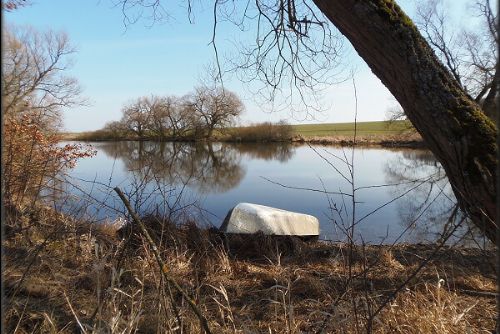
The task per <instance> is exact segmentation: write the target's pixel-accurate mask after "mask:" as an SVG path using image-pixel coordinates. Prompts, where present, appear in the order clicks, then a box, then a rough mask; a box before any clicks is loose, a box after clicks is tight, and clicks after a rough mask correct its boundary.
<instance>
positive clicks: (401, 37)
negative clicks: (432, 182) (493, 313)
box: [313, 0, 497, 241]
mask: <svg viewBox="0 0 500 334" xmlns="http://www.w3.org/2000/svg"><path fill="white" fill-rule="evenodd" d="M313 1H314V2H315V3H316V5H317V6H318V8H319V9H320V10H321V11H322V12H323V13H324V14H325V15H326V16H327V17H328V18H329V19H330V20H331V22H332V23H333V24H334V25H335V26H336V27H337V28H338V29H339V30H340V32H342V34H344V35H345V36H346V37H347V38H348V39H349V41H350V42H351V43H352V45H353V46H354V48H355V49H356V51H357V52H358V53H359V55H360V56H361V57H362V58H363V59H364V60H365V61H366V63H367V64H368V66H370V68H371V70H372V71H373V73H374V74H375V75H377V76H378V78H379V79H380V80H381V81H382V83H383V84H384V85H385V86H386V87H387V88H388V89H389V90H390V91H391V93H392V94H393V95H394V97H395V98H396V99H397V100H398V102H399V103H400V104H401V106H402V107H403V109H404V110H405V112H406V114H407V116H408V118H409V119H410V121H411V122H412V124H413V125H414V126H415V128H416V129H417V131H418V132H419V133H420V134H421V135H422V138H423V139H424V140H425V142H426V144H427V145H428V147H429V148H430V150H431V151H432V152H433V153H434V155H435V156H436V158H437V159H438V160H439V161H440V162H441V165H442V166H443V168H444V169H445V171H446V174H447V176H448V179H449V181H450V184H451V186H452V188H453V191H454V193H455V196H456V198H457V200H458V203H459V205H460V207H461V209H462V210H463V211H464V212H466V213H467V214H468V216H469V217H470V218H471V219H472V221H473V222H474V223H475V224H476V225H477V227H479V229H480V230H481V231H482V232H484V234H485V235H486V236H487V237H488V239H490V240H492V241H495V239H496V223H495V215H496V213H495V211H496V205H495V197H496V178H495V170H496V163H497V161H496V149H497V148H496V127H495V125H494V124H493V123H492V122H491V120H490V119H488V118H487V117H486V116H485V114H484V113H483V112H482V110H481V108H480V107H479V106H478V105H477V104H476V103H475V102H474V101H473V99H472V98H471V97H470V96H469V95H468V94H466V93H465V92H464V91H463V90H462V89H461V88H460V86H459V84H458V83H457V82H456V80H455V79H454V78H453V77H452V76H451V74H450V73H449V72H448V71H447V70H446V69H445V67H444V66H443V65H442V64H441V63H440V62H439V60H438V59H437V57H436V56H435V54H434V52H433V51H432V49H431V48H430V47H429V45H428V44H427V42H426V41H425V40H424V38H423V37H422V36H421V35H420V33H419V32H418V30H417V28H416V27H415V25H414V24H413V23H412V21H411V20H410V19H409V18H408V16H406V15H405V14H404V13H403V12H402V10H401V9H400V8H399V7H398V6H397V5H396V4H395V3H394V1H392V0H313Z"/></svg>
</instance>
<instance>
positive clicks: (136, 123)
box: [121, 97, 154, 138]
mask: <svg viewBox="0 0 500 334" xmlns="http://www.w3.org/2000/svg"><path fill="white" fill-rule="evenodd" d="M153 106H154V102H153V101H152V99H150V98H148V97H140V98H138V99H136V100H135V101H133V102H130V103H129V104H127V105H125V106H124V107H123V108H122V113H123V116H122V119H121V122H122V123H123V124H124V125H125V126H126V128H127V129H128V130H129V131H131V132H132V133H134V134H135V135H137V136H138V137H139V138H143V137H144V136H145V135H146V133H147V131H149V130H151V114H152V113H151V110H152V108H153Z"/></svg>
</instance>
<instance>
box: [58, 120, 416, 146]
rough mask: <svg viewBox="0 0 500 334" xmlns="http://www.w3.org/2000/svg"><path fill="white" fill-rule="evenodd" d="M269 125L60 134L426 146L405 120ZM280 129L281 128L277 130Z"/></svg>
mask: <svg viewBox="0 0 500 334" xmlns="http://www.w3.org/2000/svg"><path fill="white" fill-rule="evenodd" d="M283 129H284V127H283V126H277V125H268V126H267V127H262V126H258V125H257V126H248V127H239V128H229V129H222V130H218V131H217V132H215V133H214V134H213V135H212V137H210V138H205V137H203V138H194V137H192V136H184V137H177V138H176V137H168V136H163V137H158V136H153V135H149V136H148V135H144V136H143V137H138V136H135V135H132V134H130V133H123V132H122V133H110V132H107V131H104V130H97V131H90V132H81V133H63V134H62V139H63V140H75V141H86V142H101V141H165V142H234V143H260V144H265V143H304V144H315V145H335V146H353V145H356V146H379V147H405V148H425V147H426V146H425V143H424V142H423V140H422V137H421V136H420V135H419V134H418V133H417V132H416V130H415V129H413V127H412V126H411V124H410V123H409V122H408V121H392V122H389V121H378V122H358V123H330V124H302V125H288V126H287V128H286V131H282V130H283ZM280 131H282V132H281V133H280Z"/></svg>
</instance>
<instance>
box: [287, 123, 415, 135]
mask: <svg viewBox="0 0 500 334" xmlns="http://www.w3.org/2000/svg"><path fill="white" fill-rule="evenodd" d="M355 125H356V134H357V135H358V136H360V137H367V136H374V137H375V136H397V135H401V134H402V133H405V132H408V130H409V129H411V128H412V126H411V123H410V122H409V121H391V122H388V121H377V122H358V123H356V124H354V123H326V124H298V125H292V127H293V130H294V131H295V133H296V134H298V135H300V136H303V137H325V136H327V137H334V136H342V137H352V136H354V127H355Z"/></svg>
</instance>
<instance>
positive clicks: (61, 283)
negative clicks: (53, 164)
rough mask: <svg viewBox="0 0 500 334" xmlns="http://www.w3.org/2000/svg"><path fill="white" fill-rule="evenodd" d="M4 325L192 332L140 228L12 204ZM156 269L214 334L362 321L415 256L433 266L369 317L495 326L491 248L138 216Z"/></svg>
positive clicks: (346, 326) (336, 327)
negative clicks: (224, 232) (242, 229)
mask: <svg viewBox="0 0 500 334" xmlns="http://www.w3.org/2000/svg"><path fill="white" fill-rule="evenodd" d="M6 217H7V221H6V224H5V239H4V241H3V246H4V254H3V256H4V258H3V260H5V262H4V264H5V270H4V282H5V297H6V299H5V301H6V304H5V306H4V307H5V309H4V310H5V326H6V329H7V330H8V331H12V330H13V329H14V328H15V327H17V328H18V330H19V331H21V332H30V333H31V332H49V331H53V332H59V331H61V332H63V333H65V332H67V333H70V332H75V331H78V330H79V328H82V327H83V328H85V329H86V331H88V332H91V331H98V332H99V331H101V332H102V331H110V330H111V329H114V330H115V331H122V330H130V331H131V332H133V331H134V330H137V331H138V332H140V333H156V332H165V333H170V332H171V333H174V332H175V333H177V332H179V331H180V328H182V330H183V332H186V333H192V332H199V322H198V318H197V316H196V315H195V314H194V313H193V312H192V311H191V310H190V308H189V306H188V304H187V303H186V302H185V300H183V299H182V297H181V296H180V295H179V294H178V293H177V292H175V290H174V289H173V287H172V286H171V285H169V284H167V283H166V281H165V280H163V279H162V275H161V272H160V271H159V269H158V265H157V262H156V260H155V258H154V256H153V253H152V249H151V247H150V245H148V243H147V242H146V241H145V239H143V238H142V237H141V235H140V233H139V232H138V230H137V229H135V228H130V229H125V230H121V231H120V232H117V225H113V224H100V225H96V224H93V223H92V222H82V221H76V220H74V219H70V218H69V217H66V216H64V215H62V214H59V213H56V212H54V211H53V210H51V209H49V208H45V207H37V206H35V207H30V208H23V209H20V208H13V207H9V208H7V212H6ZM144 222H145V224H146V225H147V226H148V230H149V232H150V233H151V234H152V236H153V239H154V241H155V242H156V243H157V244H158V246H159V247H158V249H159V252H160V254H161V256H162V258H163V260H164V262H165V266H164V268H162V270H164V271H165V272H166V273H168V275H169V276H170V277H171V278H172V279H173V280H175V281H176V282H177V283H178V284H179V286H180V287H181V288H182V289H183V290H184V291H185V292H186V293H187V294H188V295H189V296H190V298H191V299H192V300H193V301H194V304H195V305H196V307H197V308H198V310H199V311H200V312H201V314H202V315H203V317H204V318H206V320H207V323H208V325H209V327H210V329H211V331H212V332H213V333H235V332H245V331H246V332H266V333H283V332H288V333H298V332H306V333H311V332H317V331H321V330H324V332H326V333H332V332H344V333H355V332H359V331H364V328H365V326H366V324H367V319H368V318H369V315H370V314H373V312H375V311H376V310H377V309H378V306H380V305H382V303H383V302H384V301H385V300H387V298H388V297H391V296H392V294H393V292H394V291H395V288H396V287H398V286H399V285H401V284H402V283H403V282H404V281H405V280H406V279H407V278H408V277H410V276H411V275H412V274H413V273H414V272H415V270H417V269H418V267H419V266H420V264H421V263H422V261H424V260H425V259H426V258H427V257H428V256H430V255H431V254H433V253H435V256H434V257H433V259H432V260H430V261H429V263H428V264H427V266H425V267H424V268H423V270H421V271H420V272H419V274H418V275H415V277H413V278H412V279H410V280H409V283H408V284H406V286H405V287H404V288H403V289H402V290H401V291H400V292H399V293H398V294H397V295H396V296H395V297H394V298H391V301H390V303H389V304H388V305H387V306H385V307H384V308H383V309H382V311H381V312H380V313H379V314H378V315H377V317H376V319H375V320H374V321H373V329H374V332H375V333H429V332H436V331H437V332H441V333H442V332H447V333H464V332H469V333H482V332H484V331H485V330H491V329H493V328H494V324H495V317H496V308H495V298H494V297H495V291H496V283H495V271H494V258H495V256H494V251H489V250H480V249H465V248H449V247H444V248H442V249H439V250H437V251H436V246H435V245H397V246H393V247H390V246H365V247H363V246H354V247H353V248H352V251H351V248H350V247H349V245H346V244H331V243H323V242H315V243H305V242H302V241H300V240H297V239H292V238H282V239H279V240H276V239H272V238H269V237H265V236H262V235H254V236H248V237H245V238H234V239H229V240H224V239H223V238H221V236H220V235H219V233H217V232H216V231H215V230H210V229H201V228H198V227H196V226H195V225H194V224H193V223H189V222H188V223H185V224H183V225H182V226H176V225H174V224H172V222H170V221H168V220H166V219H161V218H159V217H147V218H144Z"/></svg>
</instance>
